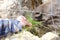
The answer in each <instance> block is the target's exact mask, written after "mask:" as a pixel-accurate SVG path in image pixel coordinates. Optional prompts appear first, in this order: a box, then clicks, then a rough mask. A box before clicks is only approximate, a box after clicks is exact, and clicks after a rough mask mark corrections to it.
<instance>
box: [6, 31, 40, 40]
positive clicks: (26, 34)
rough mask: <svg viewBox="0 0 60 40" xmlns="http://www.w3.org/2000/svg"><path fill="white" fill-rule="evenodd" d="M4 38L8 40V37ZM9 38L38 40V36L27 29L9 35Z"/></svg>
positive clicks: (12, 39) (14, 39)
mask: <svg viewBox="0 0 60 40" xmlns="http://www.w3.org/2000/svg"><path fill="white" fill-rule="evenodd" d="M5 40H9V38H6V39H5ZM10 40H40V38H39V37H38V36H34V35H33V34H31V33H30V32H28V31H23V32H22V33H19V34H14V35H13V36H11V37H10Z"/></svg>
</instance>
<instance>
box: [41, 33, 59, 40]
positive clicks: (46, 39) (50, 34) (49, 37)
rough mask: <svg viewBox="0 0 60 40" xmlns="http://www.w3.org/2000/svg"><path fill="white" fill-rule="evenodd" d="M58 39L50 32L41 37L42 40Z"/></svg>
mask: <svg viewBox="0 0 60 40" xmlns="http://www.w3.org/2000/svg"><path fill="white" fill-rule="evenodd" d="M58 38H59V36H58V35H57V34H55V33H52V32H48V33H46V34H44V35H43V36H42V37H41V39H42V40H58Z"/></svg>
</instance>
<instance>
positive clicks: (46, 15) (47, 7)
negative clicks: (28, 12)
mask: <svg viewBox="0 0 60 40" xmlns="http://www.w3.org/2000/svg"><path fill="white" fill-rule="evenodd" d="M59 2H60V1H59V0H53V1H52V5H51V2H48V3H45V4H42V5H40V6H39V7H37V8H36V9H35V11H39V12H40V13H39V12H38V14H37V15H38V16H37V15H33V16H34V17H33V18H35V20H36V19H37V20H42V21H45V24H46V25H48V26H49V27H53V28H55V29H58V28H60V16H59V15H60V4H59ZM51 13H52V14H51ZM34 14H36V13H34ZM40 14H42V16H41V15H40ZM36 16H37V17H36ZM51 16H52V17H51ZM39 18H40V19H39ZM52 18H53V21H52ZM53 22H54V25H53Z"/></svg>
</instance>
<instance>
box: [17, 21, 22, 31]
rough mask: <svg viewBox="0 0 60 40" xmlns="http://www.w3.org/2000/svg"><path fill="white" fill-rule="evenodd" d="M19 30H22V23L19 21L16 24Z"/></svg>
mask: <svg viewBox="0 0 60 40" xmlns="http://www.w3.org/2000/svg"><path fill="white" fill-rule="evenodd" d="M17 27H18V29H19V31H22V24H21V23H20V22H19V24H18V25H17Z"/></svg>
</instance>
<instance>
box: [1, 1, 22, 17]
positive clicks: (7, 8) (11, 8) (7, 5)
mask: <svg viewBox="0 0 60 40" xmlns="http://www.w3.org/2000/svg"><path fill="white" fill-rule="evenodd" d="M20 1H21V0H20ZM20 1H19V0H2V1H1V2H0V16H1V17H2V18H6V17H8V18H11V17H12V16H13V17H16V16H18V15H19V14H21V13H20V11H19V10H20V9H21V4H20Z"/></svg>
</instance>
